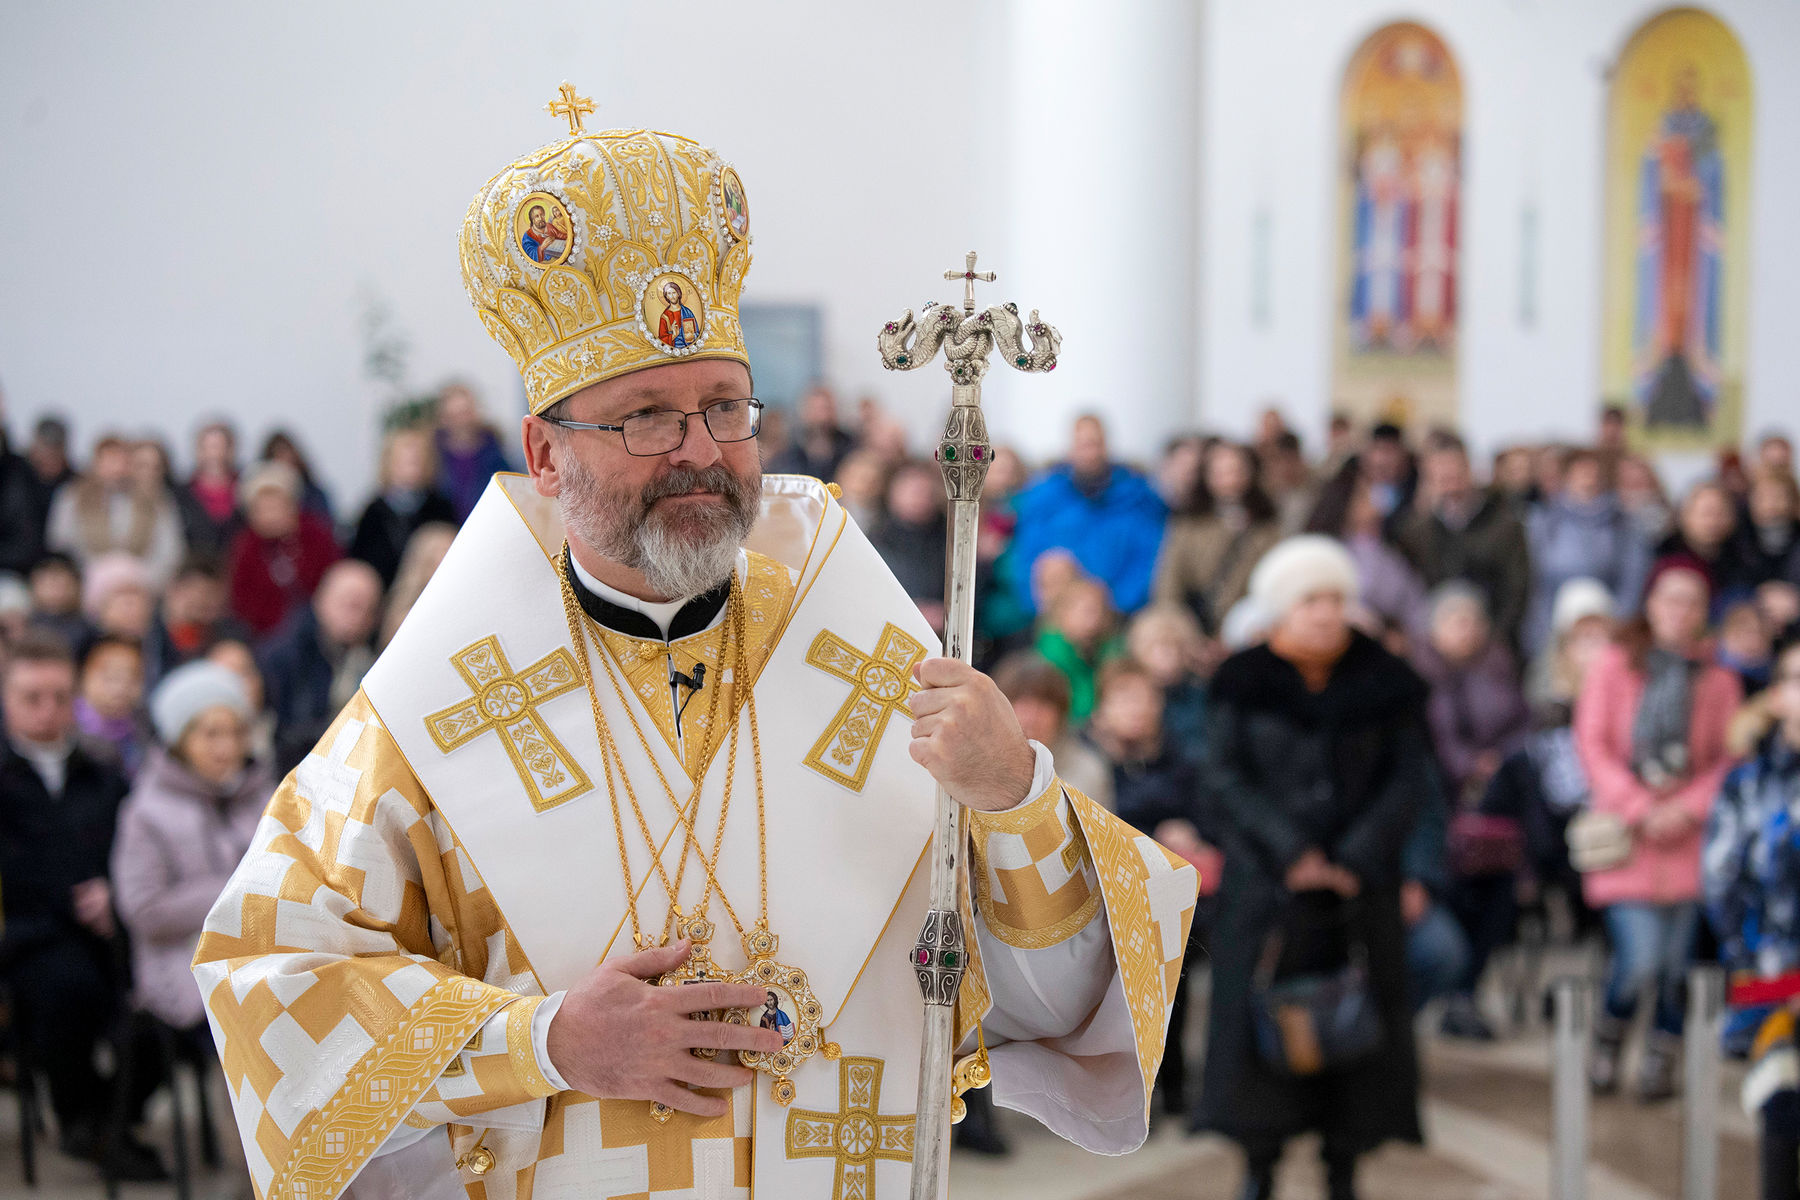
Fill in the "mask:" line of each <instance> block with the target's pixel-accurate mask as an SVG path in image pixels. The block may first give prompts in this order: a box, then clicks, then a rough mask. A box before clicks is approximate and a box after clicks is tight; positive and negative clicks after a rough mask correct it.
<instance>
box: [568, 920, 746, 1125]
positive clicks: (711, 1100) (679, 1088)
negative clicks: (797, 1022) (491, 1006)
mask: <svg viewBox="0 0 1800 1200" xmlns="http://www.w3.org/2000/svg"><path fill="white" fill-rule="evenodd" d="M688 952H689V946H688V943H687V942H686V941H685V940H683V941H679V942H675V943H673V944H671V945H668V946H659V947H657V948H655V949H653V950H644V951H641V952H639V953H637V954H633V955H630V956H629V957H626V958H619V959H609V960H608V961H606V962H603V963H601V964H600V965H599V966H597V967H595V968H594V969H593V970H592V971H589V972H588V973H587V975H586V976H585V977H584V978H583V979H582V980H581V982H580V983H577V984H576V985H575V986H574V987H572V988H570V989H569V990H568V992H567V994H565V995H564V996H563V1002H562V1007H561V1008H559V1009H557V1010H556V1015H555V1016H554V1017H552V1018H551V1019H550V1030H549V1036H548V1038H547V1039H546V1042H547V1049H548V1050H549V1053H550V1062H551V1064H552V1065H553V1066H555V1067H556V1070H557V1073H558V1074H560V1075H561V1076H562V1077H563V1079H564V1080H565V1081H566V1082H567V1083H568V1085H569V1086H570V1087H571V1088H573V1089H574V1090H575V1091H578V1092H583V1093H585V1094H587V1095H589V1096H598V1097H600V1098H602V1099H607V1100H655V1101H658V1102H659V1103H662V1104H666V1105H667V1106H668V1107H670V1108H673V1109H675V1110H677V1111H679V1112H686V1113H693V1114H695V1115H696V1116H701V1117H718V1116H723V1115H724V1114H725V1112H726V1110H727V1109H728V1108H729V1107H730V1102H729V1100H728V1099H727V1098H726V1097H724V1096H708V1095H702V1094H700V1093H698V1092H692V1091H689V1090H688V1088H689V1087H704V1088H735V1087H741V1086H743V1085H744V1084H746V1083H749V1082H750V1081H751V1080H752V1079H753V1078H755V1074H756V1073H755V1072H754V1071H752V1070H750V1069H749V1068H748V1067H741V1066H737V1065H735V1064H729V1063H726V1062H724V1061H718V1062H709V1061H708V1060H706V1059H703V1058H697V1057H695V1056H694V1055H693V1054H692V1053H690V1051H693V1050H695V1049H712V1050H721V1051H733V1050H758V1051H761V1052H762V1053H764V1054H774V1053H777V1052H778V1051H780V1049H781V1035H780V1034H779V1033H777V1032H776V1031H774V1030H772V1029H758V1028H756V1027H754V1026H749V1025H732V1024H728V1023H726V1022H724V1021H705V1020H695V1019H694V1018H693V1017H692V1016H691V1015H690V1014H693V1013H701V1012H707V1011H709V1010H712V1009H719V1008H741V1009H755V1008H756V1007H758V1006H759V1005H761V1004H762V1003H763V1000H764V998H765V995H766V993H765V992H764V990H763V989H762V988H760V987H756V986H753V985H745V984H735V983H694V984H688V985H686V986H684V987H658V986H657V984H656V979H657V977H658V976H660V975H662V974H664V973H665V972H668V971H672V970H674V969H675V968H676V967H679V966H680V965H681V964H682V963H684V962H686V961H687V957H688Z"/></svg>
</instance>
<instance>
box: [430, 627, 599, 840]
mask: <svg viewBox="0 0 1800 1200" xmlns="http://www.w3.org/2000/svg"><path fill="white" fill-rule="evenodd" d="M450 664H451V665H452V666H454V667H455V668H456V673H457V674H458V675H461V676H462V677H463V682H464V683H466V684H468V685H469V690H470V691H471V692H473V693H474V694H473V695H471V696H469V697H468V698H466V699H463V700H458V701H457V702H456V703H455V704H452V705H450V706H449V707H448V708H443V709H439V710H438V711H437V712H434V713H432V714H431V715H430V716H428V717H426V718H425V729H426V731H427V732H428V733H430V734H431V740H432V741H433V742H434V743H435V744H436V745H437V748H438V749H439V750H442V751H443V752H444V753H445V754H448V753H450V752H451V751H452V750H456V749H458V748H460V747H462V746H466V745H467V744H469V743H470V742H472V741H474V740H475V739H476V738H478V737H481V736H482V735H483V734H486V733H489V732H494V733H498V734H499V735H500V744H501V745H502V746H504V747H505V748H506V757H507V758H508V759H510V760H511V761H512V765H513V769H514V770H516V771H517V772H518V773H519V782H520V783H523V784H524V785H525V793H526V795H527V796H528V797H530V799H531V806H532V807H533V808H534V809H536V810H537V811H538V812H544V811H545V810H547V809H552V808H555V807H556V806H557V805H559V804H561V803H563V802H564V801H565V800H573V799H574V798H575V797H577V796H579V795H581V794H582V793H583V792H586V791H590V790H591V789H592V788H593V786H594V785H593V784H592V783H590V782H589V781H588V777H587V773H586V772H585V771H583V770H582V769H581V766H580V764H578V763H577V762H576V761H575V756H574V755H572V754H570V753H569V751H568V748H567V747H565V746H564V745H563V744H562V742H560V741H558V740H557V737H556V735H555V734H554V733H551V732H550V727H549V726H548V725H546V724H544V722H543V720H542V719H541V718H540V717H539V716H538V706H539V705H540V704H542V703H544V701H546V700H552V699H555V698H556V697H557V696H560V695H562V694H563V693H564V692H569V691H573V690H575V689H576V688H578V687H580V686H581V676H580V675H579V674H578V673H577V672H576V669H575V658H574V656H573V655H572V654H570V653H569V652H568V650H566V649H565V648H563V647H561V646H558V647H557V648H556V649H555V650H552V651H551V652H550V653H548V654H546V655H544V657H542V658H540V659H538V660H537V661H536V662H534V663H532V664H531V665H530V666H528V667H526V668H525V669H524V670H523V671H516V672H515V671H514V670H513V669H512V664H511V663H509V662H507V660H506V651H504V650H502V649H501V648H500V639H499V638H498V637H485V638H482V639H481V640H480V641H479V642H476V643H475V644H474V645H472V646H465V647H463V648H462V649H461V650H458V651H457V652H456V653H455V654H453V655H451V656H450Z"/></svg>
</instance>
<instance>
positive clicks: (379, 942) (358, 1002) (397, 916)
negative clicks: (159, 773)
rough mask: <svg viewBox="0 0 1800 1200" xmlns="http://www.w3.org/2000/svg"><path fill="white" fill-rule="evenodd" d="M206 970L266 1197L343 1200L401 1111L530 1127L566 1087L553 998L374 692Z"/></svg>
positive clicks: (257, 868) (275, 844) (209, 1004)
mask: <svg viewBox="0 0 1800 1200" xmlns="http://www.w3.org/2000/svg"><path fill="white" fill-rule="evenodd" d="M194 975H195V978H196V980H197V981H198V983H199V986H200V993H201V995H202V996H203V997H204V998H205V1001H206V1008H207V1016H208V1020H209V1021H210V1023H211V1026H212V1032H213V1037H214V1038H215V1039H216V1041H217V1043H218V1047H219V1058H220V1062H221V1064H222V1065H223V1067H224V1071H225V1076H226V1081H227V1083H228V1085H229V1087H230V1090H231V1097H232V1108H233V1111H234V1114H235V1116H236V1119H237V1123H238V1128H239V1132H240V1134H241V1135H242V1138H243V1142H244V1147H245V1152H246V1155H247V1157H248V1160H249V1167H250V1174H251V1178H252V1180H253V1182H254V1184H255V1187H256V1191H257V1194H258V1196H260V1197H263V1198H264V1200H274V1198H276V1197H294V1198H296V1200H331V1198H332V1197H336V1196H338V1195H340V1194H342V1193H343V1191H344V1190H345V1189H346V1188H347V1187H348V1186H349V1184H350V1182H351V1181H352V1180H353V1179H354V1178H355V1177H356V1174H357V1173H358V1172H359V1171H360V1170H361V1169H362V1168H363V1167H364V1166H365V1165H366V1164H367V1163H368V1161H369V1159H370V1158H371V1156H373V1155H374V1154H375V1153H376V1152H377V1151H378V1150H380V1149H381V1147H382V1145H383V1143H384V1142H386V1141H388V1139H389V1138H390V1136H392V1135H394V1134H395V1131H396V1129H397V1128H399V1127H400V1126H401V1124H402V1123H403V1122H404V1123H405V1124H406V1125H407V1126H408V1127H409V1128H410V1129H411V1130H413V1131H415V1133H414V1136H416V1131H418V1130H422V1129H426V1128H429V1127H431V1126H434V1125H437V1124H442V1123H447V1122H450V1121H455V1120H458V1119H461V1118H466V1117H468V1116H471V1115H473V1114H476V1113H484V1114H488V1116H487V1117H485V1118H484V1123H490V1124H500V1123H504V1114H502V1113H501V1112H500V1111H499V1110H506V1109H510V1108H514V1107H515V1106H517V1107H518V1108H519V1109H521V1110H522V1111H521V1114H520V1118H519V1119H520V1120H526V1121H528V1120H530V1119H531V1115H532V1113H533V1110H538V1114H537V1115H539V1117H540V1118H541V1108H542V1099H541V1098H542V1097H544V1096H547V1095H550V1094H552V1093H553V1092H554V1091H555V1090H556V1089H555V1088H554V1087H552V1086H551V1085H550V1083H549V1082H548V1081H547V1079H546V1078H545V1076H544V1073H543V1070H542V1068H541V1066H540V1065H539V1062H538V1060H537V1056H536V1053H535V1051H534V1049H533V1043H532V1018H533V1015H534V1014H535V1013H536V1011H537V1009H538V1007H539V1006H540V1005H541V1004H543V1003H544V995H543V989H542V988H541V987H540V986H539V985H538V983H537V981H536V979H535V977H534V976H533V975H532V974H531V968H530V964H529V963H527V962H526V960H525V957H524V955H523V953H522V952H521V951H520V949H519V947H518V945H517V943H516V942H515V941H514V939H513V937H512V934H511V932H510V931H509V930H508V929H507V927H506V925H505V922H504V920H503V919H502V918H501V916H500V913H499V911H498V909H497V907H496V906H495V905H494V903H493V901H492V898H491V897H490V896H489V895H488V893H487V891H486V889H485V888H484V886H483V885H482V882H481V880H480V877H479V876H478V875H477V874H476V872H475V870H474V867H473V865H472V864H471V863H470V861H469V859H468V857H467V855H466V854H465V853H464V852H463V850H462V847H461V846H460V845H458V844H457V842H456V839H455V836H454V834H453V833H452V832H451V830H450V828H449V826H448V825H447V824H446V823H445V822H444V820H443V819H442V817H441V815H440V814H439V813H438V812H437V810H436V809H435V808H434V807H433V806H432V804H431V801H430V798H429V796H428V795H427V794H426V792H425V790H424V788H423V787H422V786H421V785H420V783H419V781H418V780H417V778H416V777H415V776H414V775H413V773H412V771H411V769H410V768H409V767H408V765H407V763H406V760H405V758H404V757H403V756H402V754H401V753H400V751H399V749H398V747H397V746H396V745H395V743H394V741H393V739H392V737H391V736H390V735H389V733H388V731H387V730H386V728H385V727H383V725H382V724H381V721H380V719H379V718H378V717H377V716H376V714H375V711H374V709H373V708H372V707H371V705H370V704H369V702H368V700H367V699H366V698H365V697H364V696H363V695H362V694H361V693H358V695H357V696H356V697H355V698H354V699H353V700H352V701H351V702H350V704H349V705H347V706H346V707H345V709H344V711H343V712H342V713H341V714H339V716H338V718H337V720H336V721H334V722H333V723H332V725H331V727H330V728H329V729H328V730H327V731H326V733H325V736H324V738H323V739H322V740H321V741H320V743H319V746H318V748H317V749H316V750H315V751H314V752H313V753H312V754H310V755H308V756H307V758H306V759H305V760H304V761H303V762H302V763H301V764H300V765H299V766H298V767H297V768H295V770H294V772H293V774H291V775H290V776H289V777H288V778H287V780H286V781H285V782H283V784H282V785H281V787H280V788H279V789H278V790H277V791H276V793H275V796H274V798H273V799H272V800H271V801H270V802H269V807H268V810H267V811H266V812H265V814H264V816H263V819H262V822H261V824H260V825H259V827H258V829H257V833H256V838H255V840H254V841H253V843H252V844H251V848H250V851H249V853H248V854H247V855H246V857H245V858H244V861H243V862H242V864H241V865H240V866H239V867H238V869H237V871H236V872H235V873H234V874H233V875H232V877H231V880H230V882H229V883H228V884H227V885H226V888H225V891H224V893H223V894H222V895H221V896H220V897H219V900H218V902H217V903H216V904H215V905H214V906H213V909H212V912H211V914H210V915H209V916H208V918H207V921H206V927H205V932H204V933H203V934H202V936H201V939H200V945H199V950H198V953H197V954H196V956H195V959H194ZM496 1118H498V1119H496ZM404 1136H405V1131H402V1137H403V1138H404ZM396 1140H397V1141H398V1140H401V1139H396Z"/></svg>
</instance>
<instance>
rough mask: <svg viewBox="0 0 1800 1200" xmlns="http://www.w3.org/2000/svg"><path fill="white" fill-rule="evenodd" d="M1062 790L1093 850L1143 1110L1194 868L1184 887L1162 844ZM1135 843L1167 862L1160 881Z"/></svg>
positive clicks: (1191, 897) (1188, 915)
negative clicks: (1167, 926)
mask: <svg viewBox="0 0 1800 1200" xmlns="http://www.w3.org/2000/svg"><path fill="white" fill-rule="evenodd" d="M1063 790H1064V791H1065V792H1066V793H1067V794H1068V797H1069V806H1070V808H1071V810H1072V811H1073V812H1074V814H1075V818H1076V820H1078V821H1079V822H1080V823H1081V831H1082V834H1083V835H1084V836H1085V837H1086V839H1087V844H1088V851H1089V853H1091V854H1092V855H1093V859H1094V866H1095V869H1096V872H1097V874H1098V875H1099V877H1100V889H1101V892H1102V893H1103V894H1104V896H1105V898H1106V918H1107V922H1108V924H1109V925H1110V926H1111V933H1112V943H1113V958H1114V960H1115V961H1116V962H1117V963H1118V967H1119V977H1120V979H1121V980H1123V982H1124V984H1125V1006H1126V1008H1127V1010H1128V1011H1129V1012H1130V1013H1131V1028H1132V1033H1133V1034H1134V1035H1135V1038H1136V1041H1137V1054H1138V1065H1139V1067H1140V1068H1141V1069H1142V1071H1143V1075H1144V1106H1145V1109H1146V1111H1147V1110H1148V1108H1149V1105H1150V1091H1151V1088H1152V1087H1153V1086H1154V1084H1155V1082H1156V1072H1157V1069H1158V1068H1159V1067H1161V1065H1162V1057H1163V1048H1164V1041H1165V1038H1166V1037H1167V1034H1168V1027H1169V1006H1170V1005H1171V1004H1172V1003H1173V1002H1174V999H1175V984H1176V983H1177V982H1178V981H1179V980H1180V978H1181V964H1182V955H1183V952H1184V950H1185V947H1186V946H1187V938H1188V929H1189V928H1190V926H1191V925H1192V924H1193V920H1194V904H1195V901H1196V900H1197V899H1198V898H1199V893H1200V882H1199V875H1198V872H1195V873H1194V874H1192V875H1190V876H1189V877H1188V878H1189V879H1190V880H1191V881H1192V885H1191V887H1190V886H1188V885H1187V884H1182V883H1180V881H1179V876H1180V872H1181V871H1182V870H1184V869H1186V870H1190V871H1191V870H1192V867H1191V866H1190V865H1189V864H1188V863H1187V862H1186V861H1185V860H1183V859H1181V858H1179V857H1177V856H1176V855H1174V854H1171V853H1170V852H1169V851H1167V850H1165V849H1163V848H1162V847H1161V846H1160V845H1158V844H1157V843H1156V842H1154V841H1152V840H1151V839H1150V838H1149V837H1148V836H1146V835H1145V834H1142V833H1139V832H1138V831H1137V830H1136V829H1133V828H1132V827H1131V826H1130V825H1127V824H1126V823H1125V822H1123V821H1121V820H1120V819H1119V818H1118V817H1116V816H1114V815H1113V814H1112V813H1110V812H1107V811H1106V810H1105V809H1104V808H1101V807H1100V806H1099V805H1098V804H1095V803H1094V802H1093V801H1092V800H1090V799H1088V798H1087V797H1086V796H1084V795H1082V794H1081V793H1080V792H1078V791H1076V790H1075V789H1074V788H1071V787H1067V786H1066V785H1065V787H1064V789H1063ZM1146 843H1147V845H1145V844H1146ZM1140 847H1142V848H1143V851H1147V852H1148V853H1149V854H1151V855H1154V856H1157V858H1158V861H1159V863H1160V865H1161V866H1165V867H1167V868H1168V869H1167V871H1157V872H1156V874H1157V875H1159V876H1161V877H1162V878H1161V881H1153V880H1152V878H1151V874H1152V869H1151V866H1150V864H1149V862H1148V861H1147V860H1146V858H1145V854H1144V852H1141V851H1140ZM1177 887H1178V888H1179V891H1180V893H1181V894H1182V896H1183V897H1184V898H1183V899H1181V901H1180V907H1179V910H1178V911H1177V910H1173V909H1172V908H1171V904H1172V903H1173V902H1174V901H1175V891H1176V889H1177ZM1159 909H1160V911H1159ZM1168 921H1175V922H1177V927H1176V928H1175V929H1173V930H1170V931H1168V932H1169V933H1171V934H1173V935H1174V936H1172V937H1165V935H1164V930H1163V924H1164V923H1165V922H1168ZM1169 943H1173V946H1174V952H1173V954H1172V955H1168V956H1165V954H1164V947H1165V945H1166V944H1169Z"/></svg>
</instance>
